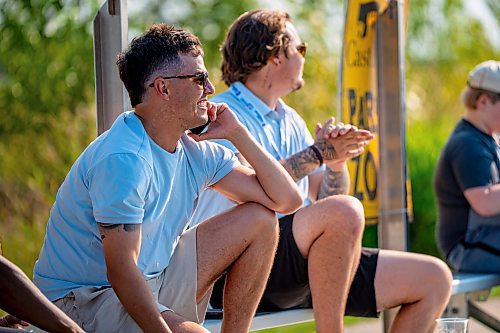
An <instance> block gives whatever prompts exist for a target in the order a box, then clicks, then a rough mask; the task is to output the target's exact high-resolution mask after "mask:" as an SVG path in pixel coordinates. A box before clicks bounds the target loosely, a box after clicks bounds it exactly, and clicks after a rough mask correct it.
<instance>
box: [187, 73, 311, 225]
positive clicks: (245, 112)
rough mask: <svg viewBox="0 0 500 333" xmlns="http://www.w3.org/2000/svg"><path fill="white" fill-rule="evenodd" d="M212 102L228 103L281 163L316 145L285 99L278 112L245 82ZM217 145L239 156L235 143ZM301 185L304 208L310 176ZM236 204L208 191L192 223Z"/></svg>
mask: <svg viewBox="0 0 500 333" xmlns="http://www.w3.org/2000/svg"><path fill="white" fill-rule="evenodd" d="M211 101H213V102H216V103H226V104H227V105H228V106H229V107H230V108H231V110H233V111H234V112H235V113H236V115H237V116H238V118H239V120H240V121H241V122H242V123H243V125H245V126H246V127H247V129H248V130H249V131H250V133H251V134H252V135H253V136H254V137H255V139H256V140H257V142H259V143H260V144H261V145H262V146H263V147H264V148H265V149H266V150H267V151H268V152H269V153H270V154H271V155H272V156H274V158H276V159H277V160H284V159H286V158H287V157H289V156H291V155H293V154H296V153H298V152H300V151H302V150H304V149H306V148H307V147H309V146H310V145H312V144H313V143H314V139H313V137H312V136H311V133H310V132H309V130H308V129H307V126H306V123H305V122H304V120H303V119H302V118H301V117H300V116H299V115H298V113H297V112H296V111H295V110H294V109H292V108H291V107H289V106H288V105H286V104H285V103H284V102H283V101H282V100H281V99H280V100H279V101H278V104H277V107H276V110H272V109H270V108H269V107H268V106H267V105H266V104H265V103H264V102H263V101H262V100H261V99H259V98H258V97H257V96H255V95H254V94H253V93H252V92H251V91H250V90H249V89H248V88H247V87H245V85H244V84H242V83H241V82H236V83H233V84H232V85H231V86H230V87H229V89H228V90H226V91H225V92H223V93H221V94H218V95H216V96H214V97H213V98H212V99H211ZM216 142H217V143H219V144H221V145H223V146H225V147H227V148H229V149H230V150H232V151H233V152H235V153H237V149H236V147H235V146H234V145H233V144H232V143H231V142H229V141H227V140H216ZM320 170H321V169H320ZM297 186H298V187H299V189H300V192H301V193H302V198H303V199H304V205H305V206H306V205H308V204H310V201H309V199H308V191H309V180H308V177H304V178H302V179H300V180H299V181H297ZM234 205H235V203H233V202H231V201H230V200H228V199H227V198H226V197H224V196H222V195H220V194H219V193H217V192H215V191H214V190H211V189H207V190H206V191H204V192H203V193H202V194H201V196H200V200H199V203H198V207H197V209H196V212H195V214H194V215H193V218H192V220H191V224H192V225H195V224H198V223H200V222H202V221H204V220H206V219H207V218H209V217H211V216H213V215H216V214H219V213H221V212H223V211H224V210H227V209H229V208H231V207H233V206H234Z"/></svg>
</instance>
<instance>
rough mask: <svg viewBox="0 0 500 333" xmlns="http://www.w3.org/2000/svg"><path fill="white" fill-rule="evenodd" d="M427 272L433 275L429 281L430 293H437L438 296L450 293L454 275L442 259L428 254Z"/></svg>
mask: <svg viewBox="0 0 500 333" xmlns="http://www.w3.org/2000/svg"><path fill="white" fill-rule="evenodd" d="M426 265H427V268H426V272H427V274H428V276H430V277H431V279H432V281H430V283H429V289H430V290H429V293H431V294H432V293H436V296H439V297H441V298H442V296H446V295H449V294H450V293H451V287H452V283H453V275H452V273H451V271H450V269H449V268H448V266H447V265H446V264H445V263H444V262H443V261H442V260H440V259H438V258H435V257H432V256H428V262H427V264H426Z"/></svg>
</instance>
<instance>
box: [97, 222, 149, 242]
mask: <svg viewBox="0 0 500 333" xmlns="http://www.w3.org/2000/svg"><path fill="white" fill-rule="evenodd" d="M98 225H99V230H100V231H101V239H104V238H106V235H105V233H106V231H108V230H113V229H117V228H118V230H121V229H123V230H125V231H126V232H134V231H136V230H137V229H139V228H140V227H141V225H140V224H114V223H98Z"/></svg>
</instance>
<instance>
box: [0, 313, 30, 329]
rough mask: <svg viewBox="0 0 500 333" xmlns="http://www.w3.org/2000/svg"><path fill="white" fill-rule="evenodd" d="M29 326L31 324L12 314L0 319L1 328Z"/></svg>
mask: <svg viewBox="0 0 500 333" xmlns="http://www.w3.org/2000/svg"><path fill="white" fill-rule="evenodd" d="M28 325H29V323H27V322H25V321H24V320H21V319H19V318H17V317H14V316H13V315H10V314H9V315H6V316H5V317H3V318H0V327H9V328H23V327H26V326H28Z"/></svg>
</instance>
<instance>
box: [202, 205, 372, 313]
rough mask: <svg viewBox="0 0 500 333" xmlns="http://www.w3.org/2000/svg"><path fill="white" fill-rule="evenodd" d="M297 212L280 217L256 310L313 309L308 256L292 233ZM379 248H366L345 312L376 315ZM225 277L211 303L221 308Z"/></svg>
mask: <svg viewBox="0 0 500 333" xmlns="http://www.w3.org/2000/svg"><path fill="white" fill-rule="evenodd" d="M293 217H294V215H293V214H292V215H288V216H285V217H283V218H281V219H280V220H279V224H280V240H279V243H278V250H277V252H276V257H275V259H274V264H273V267H272V269H271V275H270V276H269V281H268V283H267V286H266V290H265V291H264V295H263V296H262V300H261V302H260V304H259V308H258V310H257V311H259V312H269V311H279V310H284V309H291V308H312V297H311V290H310V288H309V276H308V268H307V259H304V257H302V254H301V253H300V251H299V249H298V247H297V244H296V243H295V240H294V238H293V234H292V224H293ZM378 253H379V250H378V249H367V248H363V249H362V252H361V259H360V263H359V267H358V270H357V272H356V275H355V277H354V280H353V282H352V285H351V289H350V290H349V296H348V298H347V305H346V311H345V314H346V315H349V316H357V317H377V316H378V312H377V302H376V299H375V272H376V270H377V260H378ZM224 281H225V276H223V277H222V278H221V279H219V280H218V281H217V282H216V283H215V286H214V291H213V293H212V298H211V300H210V303H211V305H212V306H213V307H214V308H222V290H223V288H224Z"/></svg>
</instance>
